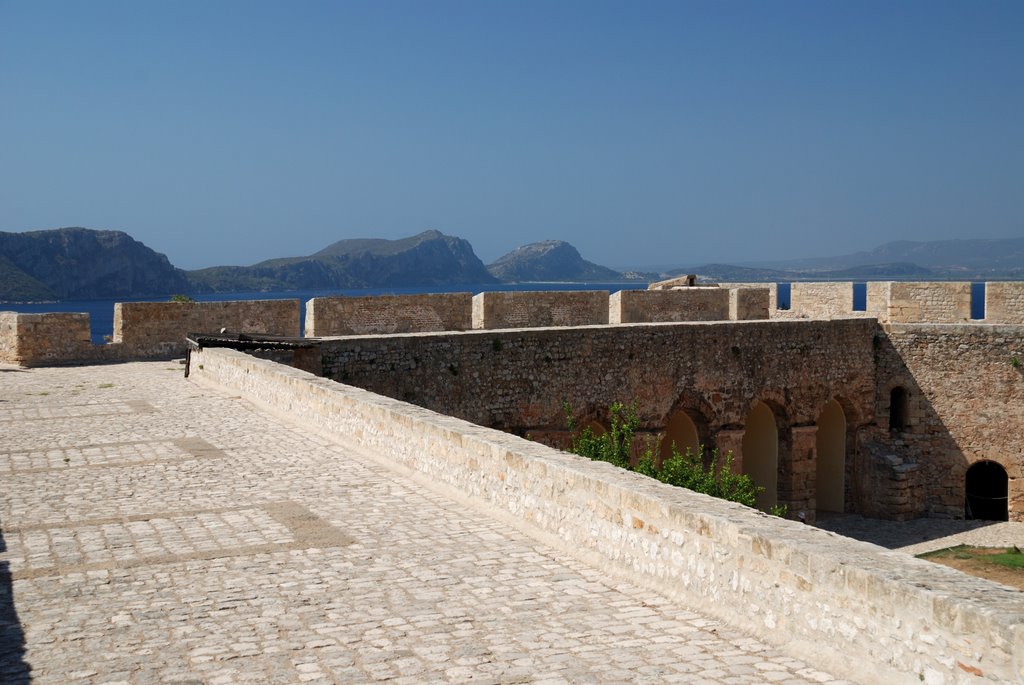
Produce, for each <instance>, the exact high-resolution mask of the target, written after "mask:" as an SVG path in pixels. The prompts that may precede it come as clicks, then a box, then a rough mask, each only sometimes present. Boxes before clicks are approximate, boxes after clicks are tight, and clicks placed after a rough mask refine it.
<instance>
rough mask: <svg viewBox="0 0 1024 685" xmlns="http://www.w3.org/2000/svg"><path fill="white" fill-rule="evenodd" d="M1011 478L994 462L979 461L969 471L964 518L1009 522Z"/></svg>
mask: <svg viewBox="0 0 1024 685" xmlns="http://www.w3.org/2000/svg"><path fill="white" fill-rule="evenodd" d="M1009 483H1010V481H1009V478H1007V476H1006V469H1004V468H1003V467H1002V466H1001V465H1000V464H997V463H996V462H994V461H979V462H977V463H976V464H973V465H972V466H971V468H969V469H967V483H966V486H967V487H966V492H967V497H966V498H965V499H966V502H965V503H964V517H965V518H969V519H981V520H985V521H1007V520H1009V518H1010V516H1009V514H1010V508H1009V499H1008V495H1009Z"/></svg>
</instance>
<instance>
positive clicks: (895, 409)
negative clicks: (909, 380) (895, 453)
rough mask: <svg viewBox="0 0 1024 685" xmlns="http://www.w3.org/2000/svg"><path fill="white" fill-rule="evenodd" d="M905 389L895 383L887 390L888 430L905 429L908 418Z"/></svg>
mask: <svg viewBox="0 0 1024 685" xmlns="http://www.w3.org/2000/svg"><path fill="white" fill-rule="evenodd" d="M907 399H908V395H907V389H906V388H904V387H902V386H899V385H897V386H896V387H895V388H893V389H892V390H891V391H890V392H889V431H890V432H893V433H895V432H898V431H904V430H906V429H907V419H908V414H909V411H908V408H907V405H908V402H907Z"/></svg>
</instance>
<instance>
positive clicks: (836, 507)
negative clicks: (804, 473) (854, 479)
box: [815, 400, 846, 512]
mask: <svg viewBox="0 0 1024 685" xmlns="http://www.w3.org/2000/svg"><path fill="white" fill-rule="evenodd" d="M816 452H817V467H816V477H815V489H816V492H817V502H818V505H817V506H818V511H838V512H842V511H843V509H844V505H845V499H844V496H843V493H844V491H845V487H846V414H844V413H843V408H842V406H841V405H840V404H839V402H837V401H836V400H830V401H829V402H828V404H826V405H825V407H824V409H822V410H821V414H819V415H818V435H817V443H816Z"/></svg>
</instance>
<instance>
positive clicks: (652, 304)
mask: <svg viewBox="0 0 1024 685" xmlns="http://www.w3.org/2000/svg"><path fill="white" fill-rule="evenodd" d="M728 320H729V291H728V290H726V289H724V288H720V287H718V286H709V287H693V288H677V289H674V290H620V291H619V292H617V293H612V295H611V297H609V300H608V323H612V324H619V323H650V322H655V321H672V322H681V321H728Z"/></svg>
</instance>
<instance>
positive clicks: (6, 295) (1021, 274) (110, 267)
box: [0, 228, 1024, 302]
mask: <svg viewBox="0 0 1024 685" xmlns="http://www.w3.org/2000/svg"><path fill="white" fill-rule="evenodd" d="M684 273H695V274H697V275H698V277H699V279H700V280H702V281H777V282H785V281H794V280H879V279H885V280H899V279H915V280H926V279H927V280H943V279H960V280H981V279H993V278H1024V238H1011V239H1002V240H982V239H970V240H943V241H923V242H910V241H898V242H891V243H886V244H885V245H881V246H879V247H877V248H875V249H873V250H870V251H866V252H858V253H854V254H850V255H841V256H837V257H823V258H819V259H801V260H792V261H784V262H783V261H776V262H765V263H760V264H748V265H743V266H733V265H727V264H705V265H702V266H693V267H686V268H678V269H667V270H661V271H658V272H639V273H638V272H627V273H623V272H619V271H616V270H614V269H610V268H608V267H605V266H600V265H598V264H594V263H592V262H589V261H587V260H585V259H583V257H582V256H581V255H580V253H579V251H578V250H577V249H576V248H575V247H573V246H572V245H570V244H569V243H566V242H564V241H560V240H546V241H542V242H538V243H532V244H530V245H524V246H522V247H519V248H516V249H515V250H513V251H512V252H510V253H508V254H506V255H504V256H503V257H501V258H499V259H498V260H496V261H495V262H494V263H492V264H489V265H484V264H483V262H481V261H480V259H479V258H478V257H477V256H476V254H475V253H474V251H473V248H472V246H471V245H470V244H469V242H468V241H466V240H465V239H463V238H458V237H455V236H448V235H445V234H443V233H441V232H439V231H425V232H423V233H420V234H418V235H414V236H411V237H408V238H402V239H400V240H384V239H379V238H367V239H355V240H340V241H338V242H336V243H332V244H331V245H328V246H327V247H325V248H324V249H322V250H320V251H318V252H315V253H313V254H311V255H307V256H303V257H286V258H279V259H270V260H266V261H263V262H260V263H258V264H254V265H252V266H215V267H209V268H205V269H197V270H194V271H184V270H182V269H178V268H177V267H175V266H174V265H172V264H171V262H170V260H168V259H167V257H166V256H164V255H162V254H160V253H158V252H154V251H153V250H151V249H150V248H148V247H146V246H145V245H143V244H142V243H141V242H139V241H137V240H135V239H133V238H132V237H131V236H130V235H128V234H127V233H123V232H121V231H98V230H91V229H86V228H60V229H53V230H46V231H29V232H24V233H4V232H0V302H5V301H6V302H26V301H44V300H70V299H104V298H116V297H150V296H166V295H169V294H172V293H182V294H199V293H221V292H223V293H229V292H252V291H263V292H271V291H283V290H342V289H359V288H391V287H394V288H403V287H435V286H436V287H440V286H444V287H452V286H463V285H465V286H475V285H485V284H493V283H516V282H531V281H532V282H580V283H583V282H591V283H594V282H598V283H612V282H629V281H633V282H637V281H653V280H659V279H661V278H667V277H671V276H675V275H679V274H684Z"/></svg>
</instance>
